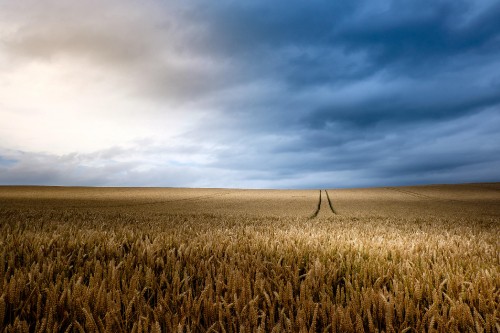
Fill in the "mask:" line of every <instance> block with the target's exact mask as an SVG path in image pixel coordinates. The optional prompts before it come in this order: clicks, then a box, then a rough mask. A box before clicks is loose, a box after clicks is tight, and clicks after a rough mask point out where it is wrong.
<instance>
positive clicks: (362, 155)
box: [0, 0, 500, 188]
mask: <svg viewBox="0 0 500 333" xmlns="http://www.w3.org/2000/svg"><path fill="white" fill-rule="evenodd" d="M483 181H500V3H499V2H498V1H494V0H491V1H490V0H470V1H460V0H452V1H439V0H404V1H400V0H398V1H378V0H366V1H359V0H354V1H353V0H341V1H329V0H325V1H319V0H312V1H311V0H309V1H293V0H286V1H266V0H257V1H255V0H252V1H225V0H218V1H189V0H188V1H160V0H156V1H123V0H120V1H118V0H116V1H113V0H110V1H100V0H99V1H98V0H95V1H65V0H47V1H45V0H44V1H39V0H31V1H30V0H23V1H13V0H9V1H5V0H0V184H35V185H42V184H43V185H92V186H94V185H95V186H189V187H244V188H318V187H319V188H330V187H358V186H384V185H405V184H423V183H461V182H483Z"/></svg>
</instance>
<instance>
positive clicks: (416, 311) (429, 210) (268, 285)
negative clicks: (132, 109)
mask: <svg viewBox="0 0 500 333" xmlns="http://www.w3.org/2000/svg"><path fill="white" fill-rule="evenodd" d="M499 240H500V183H489V184H463V185H433V186H414V187H386V188H372V189H346V190H328V189H327V190H321V191H320V190H236V189H235V190H228V189H168V188H76V187H75V188H71V187H0V332H1V331H5V332H23V331H26V332H48V331H50V332H65V331H67V332H160V331H161V332H208V331H211V332H255V331H261V332H377V331H378V332H382V331H384V332H434V331H437V332H468V331H471V332H500V242H499Z"/></svg>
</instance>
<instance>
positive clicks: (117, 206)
mask: <svg viewBox="0 0 500 333" xmlns="http://www.w3.org/2000/svg"><path fill="white" fill-rule="evenodd" d="M240 191H241V190H240ZM240 191H224V192H216V193H212V194H205V195H198V196H194V197H188V198H178V199H166V200H157V201H149V202H138V203H128V204H118V205H106V206H87V207H85V208H122V207H138V206H147V205H157V204H163V203H170V202H182V201H199V200H205V199H211V198H216V197H221V196H224V195H228V194H230V193H235V192H240ZM68 208H83V207H78V206H74V207H68Z"/></svg>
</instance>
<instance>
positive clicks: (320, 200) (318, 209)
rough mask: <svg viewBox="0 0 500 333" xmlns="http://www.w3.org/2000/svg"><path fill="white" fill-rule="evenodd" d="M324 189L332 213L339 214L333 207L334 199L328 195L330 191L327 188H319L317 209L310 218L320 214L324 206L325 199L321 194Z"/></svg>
mask: <svg viewBox="0 0 500 333" xmlns="http://www.w3.org/2000/svg"><path fill="white" fill-rule="evenodd" d="M323 191H324V192H325V194H326V199H327V202H328V207H329V208H330V211H331V212H332V214H337V212H336V211H335V209H334V208H333V205H332V201H331V200H330V196H329V195H328V192H327V191H326V190H319V198H318V205H317V207H316V210H315V211H314V213H313V214H312V215H311V216H310V217H309V219H314V218H316V217H317V216H318V214H319V212H320V211H321V206H322V204H321V202H322V201H323V200H324V197H323V196H322V194H321V192H323Z"/></svg>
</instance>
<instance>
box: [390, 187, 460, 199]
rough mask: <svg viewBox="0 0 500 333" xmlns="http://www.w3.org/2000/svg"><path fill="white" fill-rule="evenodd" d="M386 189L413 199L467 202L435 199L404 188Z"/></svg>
mask: <svg viewBox="0 0 500 333" xmlns="http://www.w3.org/2000/svg"><path fill="white" fill-rule="evenodd" d="M384 188H385V189H387V190H392V191H396V192H399V193H403V194H406V195H409V196H412V197H414V198H418V199H427V200H431V201H445V202H464V201H465V200H459V199H447V198H439V197H434V196H431V195H427V194H422V193H418V192H414V191H410V190H404V189H402V188H397V187H384Z"/></svg>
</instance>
